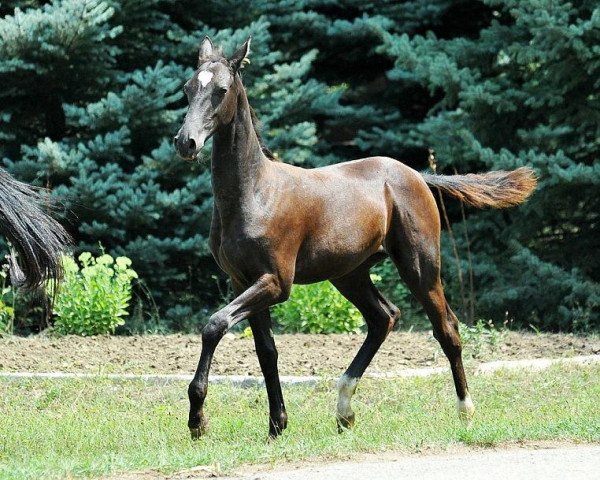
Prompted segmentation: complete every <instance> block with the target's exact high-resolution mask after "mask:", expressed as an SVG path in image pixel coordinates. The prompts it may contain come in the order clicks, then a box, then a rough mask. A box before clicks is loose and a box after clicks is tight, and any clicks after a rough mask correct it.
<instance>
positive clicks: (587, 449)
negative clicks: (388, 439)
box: [174, 445, 600, 480]
mask: <svg viewBox="0 0 600 480" xmlns="http://www.w3.org/2000/svg"><path fill="white" fill-rule="evenodd" d="M174 478H184V477H174ZM185 478H193V477H189V476H186V477H185ZM220 478H221V479H222V480H306V479H315V480H317V479H327V480H338V479H339V480H365V479H378V480H398V479H417V478H418V479H420V478H426V479H428V480H438V479H439V480H465V479H477V478H485V479H486V480H519V479H523V480H534V479H544V480H564V479H569V480H590V479H592V478H600V445H585V446H562V447H558V448H544V449H531V448H519V449H514V450H491V451H485V450H484V451H475V452H465V453H459V454H448V453H444V454H439V455H427V456H402V455H396V456H393V455H389V454H386V455H385V456H384V458H381V459H378V460H366V461H364V462H339V463H330V464H325V465H313V466H303V467H300V468H297V469H294V470H289V469H285V470H284V469H281V470H275V471H271V472H255V473H250V474H240V475H238V476H233V477H220Z"/></svg>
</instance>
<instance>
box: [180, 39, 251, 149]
mask: <svg viewBox="0 0 600 480" xmlns="http://www.w3.org/2000/svg"><path fill="white" fill-rule="evenodd" d="M249 50H250V38H249V39H248V40H246V42H245V43H244V44H243V45H242V46H241V47H240V48H239V49H238V50H237V51H236V52H235V53H234V54H233V55H232V56H231V57H230V58H226V57H225V56H224V55H223V54H222V53H221V51H220V50H219V49H216V48H215V47H214V46H213V43H212V41H211V40H210V38H208V37H205V38H204V40H203V41H202V44H201V45H200V52H199V56H198V69H197V70H196V71H195V72H194V75H193V76H192V78H190V79H189V80H188V81H187V82H186V83H185V85H184V87H183V91H184V92H185V94H186V96H187V99H188V104H189V107H188V111H187V114H186V115H185V119H184V120H183V125H182V126H181V128H180V129H179V132H177V135H175V138H174V142H175V148H176V149H177V153H179V155H180V156H181V157H182V158H184V159H186V160H193V159H194V158H195V157H196V156H197V155H198V153H199V152H200V150H201V149H202V147H203V146H204V143H205V142H206V140H207V139H208V138H209V137H210V136H211V135H212V134H213V133H215V132H216V131H217V130H218V129H219V127H221V126H222V125H227V124H228V123H230V122H231V121H232V120H233V117H234V115H235V110H236V107H237V93H238V92H237V88H238V86H237V83H236V81H235V80H236V75H237V73H238V71H239V70H240V68H241V67H242V65H243V63H244V61H245V60H246V56H247V55H248V52H249Z"/></svg>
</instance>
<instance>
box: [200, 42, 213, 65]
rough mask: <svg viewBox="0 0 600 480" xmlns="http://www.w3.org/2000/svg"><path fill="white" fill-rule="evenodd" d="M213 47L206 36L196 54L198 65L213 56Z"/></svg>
mask: <svg viewBox="0 0 600 480" xmlns="http://www.w3.org/2000/svg"><path fill="white" fill-rule="evenodd" d="M213 49H214V45H213V43H212V40H211V39H210V38H208V36H206V37H204V40H202V43H201V44H200V51H199V52H198V65H201V64H203V63H204V62H205V61H206V60H208V58H209V57H210V56H211V55H212V54H213Z"/></svg>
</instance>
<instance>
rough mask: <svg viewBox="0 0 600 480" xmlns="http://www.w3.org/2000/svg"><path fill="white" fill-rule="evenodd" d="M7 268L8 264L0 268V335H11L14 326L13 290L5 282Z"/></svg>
mask: <svg viewBox="0 0 600 480" xmlns="http://www.w3.org/2000/svg"><path fill="white" fill-rule="evenodd" d="M7 268H8V265H3V266H2V270H0V278H1V279H2V280H0V282H1V287H0V335H1V334H3V333H8V334H9V335H12V333H13V332H14V326H15V290H14V288H13V287H12V286H10V285H7V283H6V279H7V276H8V274H7Z"/></svg>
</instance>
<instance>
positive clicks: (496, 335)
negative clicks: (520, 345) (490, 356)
mask: <svg viewBox="0 0 600 480" xmlns="http://www.w3.org/2000/svg"><path fill="white" fill-rule="evenodd" d="M459 331H460V338H461V340H462V344H463V349H464V350H465V351H466V352H469V354H470V355H471V356H472V357H473V358H479V357H480V356H481V354H482V353H483V352H484V350H485V349H490V350H491V351H492V352H493V351H494V350H495V349H496V348H497V347H498V346H499V345H500V344H501V343H502V342H503V341H504V339H505V337H506V333H507V330H506V329H501V330H498V329H496V327H495V325H494V323H493V322H492V321H491V320H488V321H487V322H485V321H483V320H481V319H479V320H477V322H476V323H475V325H473V326H470V327H469V326H468V325H465V324H464V323H462V322H461V323H459Z"/></svg>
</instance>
